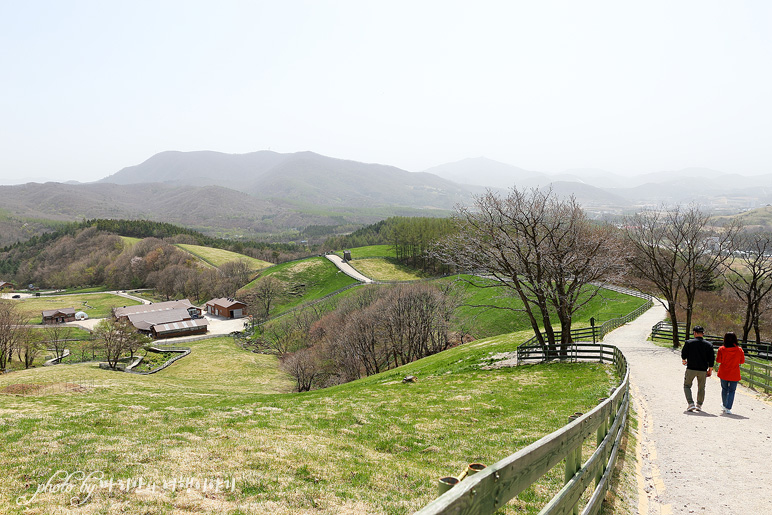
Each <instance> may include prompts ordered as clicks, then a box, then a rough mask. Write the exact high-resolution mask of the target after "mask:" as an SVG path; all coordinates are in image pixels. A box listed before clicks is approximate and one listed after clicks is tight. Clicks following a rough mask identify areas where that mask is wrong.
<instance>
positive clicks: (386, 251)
mask: <svg viewBox="0 0 772 515" xmlns="http://www.w3.org/2000/svg"><path fill="white" fill-rule="evenodd" d="M337 254H339V255H340V256H343V251H339V252H338V253H337ZM373 257H390V258H395V257H397V254H396V253H395V252H394V247H392V246H391V245H367V246H365V247H356V248H353V249H351V259H352V260H354V259H362V258H373Z"/></svg>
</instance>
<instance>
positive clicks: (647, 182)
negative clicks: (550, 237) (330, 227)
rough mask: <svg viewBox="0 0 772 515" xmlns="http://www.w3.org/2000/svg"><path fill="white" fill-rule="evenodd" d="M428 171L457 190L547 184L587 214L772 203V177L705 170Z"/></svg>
mask: <svg viewBox="0 0 772 515" xmlns="http://www.w3.org/2000/svg"><path fill="white" fill-rule="evenodd" d="M426 171H427V172H431V173H433V174H435V175H438V176H440V177H444V178H446V179H448V180H452V181H455V182H458V183H461V184H471V185H482V186H488V187H499V188H504V187H511V186H513V185H516V186H518V187H526V188H533V187H545V186H547V185H550V184H551V185H553V189H554V190H555V191H558V190H560V191H561V192H562V193H566V194H570V193H573V194H574V195H575V196H576V197H577V199H579V200H580V202H582V203H583V205H585V207H586V208H588V209H589V208H592V207H603V206H606V207H609V208H612V210H614V209H622V210H630V209H634V208H636V207H642V206H647V205H657V204H661V203H683V202H701V203H705V204H706V206H705V207H706V209H708V210H719V211H721V210H723V211H732V210H734V211H739V210H741V209H747V208H752V207H756V206H759V205H765V204H768V203H770V202H772V174H765V175H757V176H750V177H749V176H742V175H738V174H728V173H724V172H720V171H717V170H711V169H708V168H684V169H682V170H674V171H664V172H655V173H648V174H642V175H637V176H632V177H626V176H622V175H618V174H614V173H612V172H608V171H605V170H595V169H573V170H566V171H565V172H563V173H560V174H546V173H543V172H534V171H529V170H524V169H522V168H518V167H516V166H512V165H508V164H505V163H500V162H497V161H493V160H491V159H486V158H484V157H478V158H472V159H464V160H461V161H457V162H454V163H448V164H444V165H440V166H435V167H433V168H430V169H428V170H426ZM558 185H560V186H558Z"/></svg>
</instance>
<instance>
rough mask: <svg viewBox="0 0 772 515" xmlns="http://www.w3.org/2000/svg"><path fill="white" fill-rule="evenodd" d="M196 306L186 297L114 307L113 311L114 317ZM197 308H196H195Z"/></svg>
mask: <svg viewBox="0 0 772 515" xmlns="http://www.w3.org/2000/svg"><path fill="white" fill-rule="evenodd" d="M189 308H196V306H194V305H193V304H191V302H190V301H189V300H188V299H183V300H170V301H168V302H157V303H155V304H140V305H139V306H124V307H122V308H115V310H114V313H115V316H116V318H121V317H125V316H129V315H136V314H138V313H152V312H157V311H166V310H170V309H185V310H187V309H189ZM196 309H198V308H196Z"/></svg>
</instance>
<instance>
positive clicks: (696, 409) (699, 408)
mask: <svg viewBox="0 0 772 515" xmlns="http://www.w3.org/2000/svg"><path fill="white" fill-rule="evenodd" d="M694 410H695V411H702V404H698V405H697V406H695V407H694Z"/></svg>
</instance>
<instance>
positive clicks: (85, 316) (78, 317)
mask: <svg viewBox="0 0 772 515" xmlns="http://www.w3.org/2000/svg"><path fill="white" fill-rule="evenodd" d="M75 320H88V313H86V312H85V311H78V312H77V313H75Z"/></svg>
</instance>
